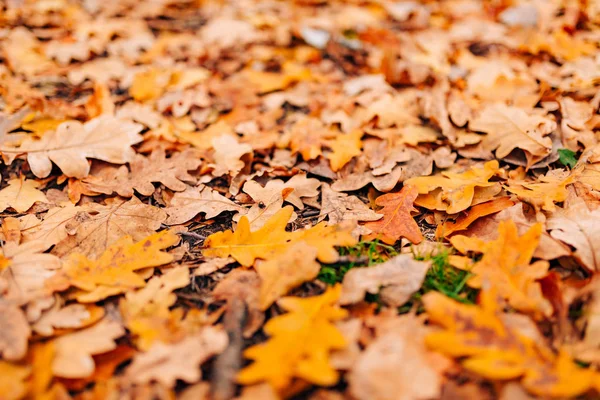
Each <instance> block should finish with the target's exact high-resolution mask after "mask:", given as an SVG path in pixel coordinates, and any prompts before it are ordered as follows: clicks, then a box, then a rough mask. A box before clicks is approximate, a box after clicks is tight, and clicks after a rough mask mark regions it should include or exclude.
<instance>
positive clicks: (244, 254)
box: [203, 207, 356, 267]
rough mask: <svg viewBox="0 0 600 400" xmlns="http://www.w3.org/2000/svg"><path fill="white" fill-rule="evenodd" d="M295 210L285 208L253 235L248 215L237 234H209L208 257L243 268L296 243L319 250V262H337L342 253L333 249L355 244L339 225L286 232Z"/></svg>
mask: <svg viewBox="0 0 600 400" xmlns="http://www.w3.org/2000/svg"><path fill="white" fill-rule="evenodd" d="M292 212H293V209H292V207H284V208H283V209H281V210H280V211H279V212H277V213H276V214H275V215H274V216H273V217H272V218H271V219H270V220H269V221H268V222H267V223H266V224H265V225H264V226H263V227H262V228H260V229H259V230H257V231H254V232H250V223H249V221H248V218H246V217H245V216H244V217H242V218H241V219H240V222H239V224H238V226H237V229H236V231H235V232H232V231H230V230H227V231H224V232H217V233H214V234H212V235H210V236H209V237H208V238H207V239H206V241H205V242H204V246H205V250H204V252H203V253H204V255H205V256H206V257H228V256H230V255H231V256H232V257H233V258H235V259H236V261H237V262H239V263H240V264H242V265H244V266H247V267H249V266H251V265H252V264H253V263H254V261H255V260H256V259H257V258H261V259H264V260H269V259H272V258H274V257H276V256H278V255H279V254H281V253H282V252H284V251H285V250H286V247H287V246H289V245H290V244H291V243H293V242H297V241H304V242H306V243H307V244H308V245H310V246H313V247H316V248H317V259H318V260H319V261H321V262H325V263H332V262H335V261H336V260H337V259H338V257H339V254H338V252H337V251H336V250H335V248H334V246H350V245H352V244H354V243H355V242H356V240H355V239H354V238H352V236H351V235H350V233H349V232H348V231H347V230H344V229H343V228H341V227H338V226H326V225H325V224H324V223H320V224H318V225H316V226H314V227H312V228H310V229H305V230H299V231H295V232H286V231H285V226H286V225H287V222H288V220H289V219H290V216H291V215H292Z"/></svg>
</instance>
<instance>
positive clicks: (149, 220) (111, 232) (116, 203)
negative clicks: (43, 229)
mask: <svg viewBox="0 0 600 400" xmlns="http://www.w3.org/2000/svg"><path fill="white" fill-rule="evenodd" d="M105 202H106V206H103V205H101V204H97V203H91V204H89V205H86V206H85V207H84V208H83V212H81V213H79V214H77V215H76V217H75V218H74V219H73V220H71V221H70V222H69V223H68V224H67V225H66V229H67V232H68V233H69V236H68V237H67V238H66V239H64V240H62V241H60V242H59V243H58V244H57V245H56V246H55V247H54V249H53V250H52V252H53V253H54V254H56V255H57V256H59V257H64V256H66V255H68V254H71V253H80V254H83V255H85V256H88V257H97V256H99V255H100V254H102V253H103V252H104V251H106V249H108V247H109V246H111V245H112V244H113V243H115V242H117V241H118V240H119V239H120V238H121V237H123V236H125V235H131V237H132V238H133V240H141V239H143V238H144V237H146V236H149V235H151V234H152V233H154V232H155V231H156V230H157V229H158V228H160V226H161V224H162V222H164V221H165V220H166V218H167V214H166V213H165V212H164V211H163V210H161V209H160V208H158V207H154V206H150V205H147V204H143V203H142V202H141V201H140V200H138V199H137V198H136V197H132V198H131V199H130V200H129V201H125V200H123V199H119V198H112V199H107V200H106V201H105Z"/></svg>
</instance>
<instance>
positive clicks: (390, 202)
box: [364, 186, 423, 244]
mask: <svg viewBox="0 0 600 400" xmlns="http://www.w3.org/2000/svg"><path fill="white" fill-rule="evenodd" d="M417 196H418V193H417V189H416V188H415V187H413V186H405V187H403V188H402V190H401V191H399V192H398V193H388V194H384V195H383V196H379V197H378V198H377V199H376V200H375V205H377V206H380V207H382V208H381V209H379V210H377V212H378V213H381V214H383V218H381V219H380V220H378V221H373V222H367V223H365V224H364V226H365V227H366V228H367V229H369V230H371V231H372V232H373V233H371V234H369V235H367V236H366V237H365V240H371V239H373V238H380V239H381V240H382V241H383V242H385V243H388V244H394V243H396V242H397V241H398V240H399V239H400V238H401V237H405V238H407V239H408V240H410V241H411V242H412V243H414V244H419V243H420V242H421V241H422V240H423V234H422V233H421V230H420V229H419V225H417V223H416V222H415V220H414V219H413V217H412V216H411V215H410V213H411V211H417V210H416V209H415V208H414V207H413V203H414V201H415V199H416V198H417Z"/></svg>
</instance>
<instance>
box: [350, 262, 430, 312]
mask: <svg viewBox="0 0 600 400" xmlns="http://www.w3.org/2000/svg"><path fill="white" fill-rule="evenodd" d="M430 266H431V262H425V261H416V260H414V259H413V255H412V254H402V255H398V256H395V257H393V258H391V259H390V260H388V261H386V262H384V263H383V264H379V265H376V266H373V267H365V268H353V269H351V270H350V271H348V273H346V275H344V281H343V282H342V294H341V295H340V304H344V305H346V304H353V303H357V302H359V301H363V300H364V298H365V295H366V294H367V293H371V294H377V293H379V294H380V298H381V300H382V301H383V302H384V303H386V304H389V305H390V306H392V307H400V306H401V305H403V304H404V303H406V302H407V301H408V300H409V299H410V296H412V295H413V293H415V292H416V291H417V290H419V289H420V288H421V285H422V284H423V280H424V279H425V275H426V274H427V270H429V267H430Z"/></svg>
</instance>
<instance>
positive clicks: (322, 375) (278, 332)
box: [237, 286, 347, 390]
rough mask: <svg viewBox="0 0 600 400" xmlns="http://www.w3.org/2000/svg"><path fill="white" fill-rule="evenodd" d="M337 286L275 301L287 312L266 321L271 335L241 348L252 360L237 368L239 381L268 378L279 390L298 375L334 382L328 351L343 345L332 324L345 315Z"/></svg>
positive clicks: (310, 379)
mask: <svg viewBox="0 0 600 400" xmlns="http://www.w3.org/2000/svg"><path fill="white" fill-rule="evenodd" d="M340 289H341V287H340V286H336V287H333V288H330V289H328V290H327V291H326V292H325V293H323V294H322V295H320V296H313V297H309V298H298V297H284V298H282V299H280V300H279V301H278V304H279V305H280V306H281V307H282V308H283V309H284V310H286V311H288V313H286V314H283V315H279V316H277V317H275V318H272V319H271V320H269V322H267V323H266V324H265V326H264V331H265V333H266V334H267V335H269V336H270V338H269V339H268V340H267V341H266V342H264V343H261V344H257V345H255V346H252V347H250V348H248V349H246V350H245V351H244V356H245V357H247V358H250V359H252V360H254V362H253V363H252V364H250V365H249V366H248V367H246V368H244V369H243V370H241V371H240V372H239V374H238V377H237V380H238V382H239V383H241V384H243V385H248V384H253V383H258V382H262V381H267V382H269V383H270V384H271V385H272V386H273V388H275V389H276V390H282V389H284V388H286V387H287V386H288V385H289V384H290V382H291V380H292V378H294V377H297V378H301V379H304V380H306V381H308V382H311V383H314V384H317V385H321V386H330V385H334V384H335V383H336V382H337V380H338V374H337V372H336V371H335V370H334V369H333V368H332V367H331V366H330V364H329V362H328V355H329V353H330V352H331V351H332V350H336V349H342V348H344V347H345V345H346V343H345V340H344V337H343V336H342V334H341V333H340V332H339V330H337V328H336V327H335V325H333V324H332V322H334V321H337V320H341V319H343V318H345V317H346V315H347V312H346V310H343V309H341V308H339V307H338V306H337V305H336V302H337V300H338V298H339V295H340ZM274 365H277V368H273V366H274Z"/></svg>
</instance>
